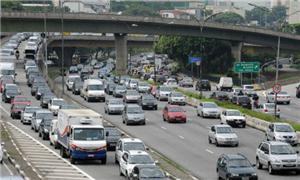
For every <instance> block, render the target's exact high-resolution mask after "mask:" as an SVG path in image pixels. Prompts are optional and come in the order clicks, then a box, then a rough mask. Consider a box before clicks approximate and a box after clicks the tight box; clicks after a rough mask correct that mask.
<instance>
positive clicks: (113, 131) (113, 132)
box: [105, 128, 121, 136]
mask: <svg viewBox="0 0 300 180" xmlns="http://www.w3.org/2000/svg"><path fill="white" fill-rule="evenodd" d="M105 131H106V132H107V131H108V132H109V136H121V132H120V131H119V130H118V129H116V128H107V129H105Z"/></svg>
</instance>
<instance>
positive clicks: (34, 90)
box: [31, 81, 48, 96]
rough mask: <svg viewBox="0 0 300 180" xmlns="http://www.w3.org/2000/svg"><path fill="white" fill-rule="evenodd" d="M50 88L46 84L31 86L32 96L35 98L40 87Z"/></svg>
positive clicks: (38, 83) (40, 83) (37, 83)
mask: <svg viewBox="0 0 300 180" xmlns="http://www.w3.org/2000/svg"><path fill="white" fill-rule="evenodd" d="M46 86H48V85H47V84H46V82H42V81H41V82H34V83H33V84H32V86H31V95H32V96H35V94H36V91H37V89H38V87H46Z"/></svg>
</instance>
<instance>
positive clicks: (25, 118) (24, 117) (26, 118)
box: [21, 106, 41, 124]
mask: <svg viewBox="0 0 300 180" xmlns="http://www.w3.org/2000/svg"><path fill="white" fill-rule="evenodd" d="M38 110H41V108H40V107H38V106H26V107H25V108H24V111H22V112H21V123H22V124H31V119H32V115H33V113H34V112H35V111H38Z"/></svg>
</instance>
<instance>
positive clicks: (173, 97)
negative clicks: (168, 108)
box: [168, 92, 186, 106]
mask: <svg viewBox="0 0 300 180" xmlns="http://www.w3.org/2000/svg"><path fill="white" fill-rule="evenodd" d="M168 103H169V104H178V105H183V106H184V105H185V104H186V102H185V96H184V95H183V94H182V93H180V92H171V93H170V94H169V97H168Z"/></svg>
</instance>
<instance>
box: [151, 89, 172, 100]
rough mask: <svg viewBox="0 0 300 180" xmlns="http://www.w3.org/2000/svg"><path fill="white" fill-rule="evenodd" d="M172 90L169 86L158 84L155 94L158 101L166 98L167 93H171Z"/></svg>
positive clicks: (167, 96)
mask: <svg viewBox="0 0 300 180" xmlns="http://www.w3.org/2000/svg"><path fill="white" fill-rule="evenodd" d="M172 91H173V89H172V88H171V87H168V86H159V87H158V88H157V89H156V93H155V96H156V98H157V99H158V100H159V101H162V100H168V98H169V95H170V94H171V92H172Z"/></svg>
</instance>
